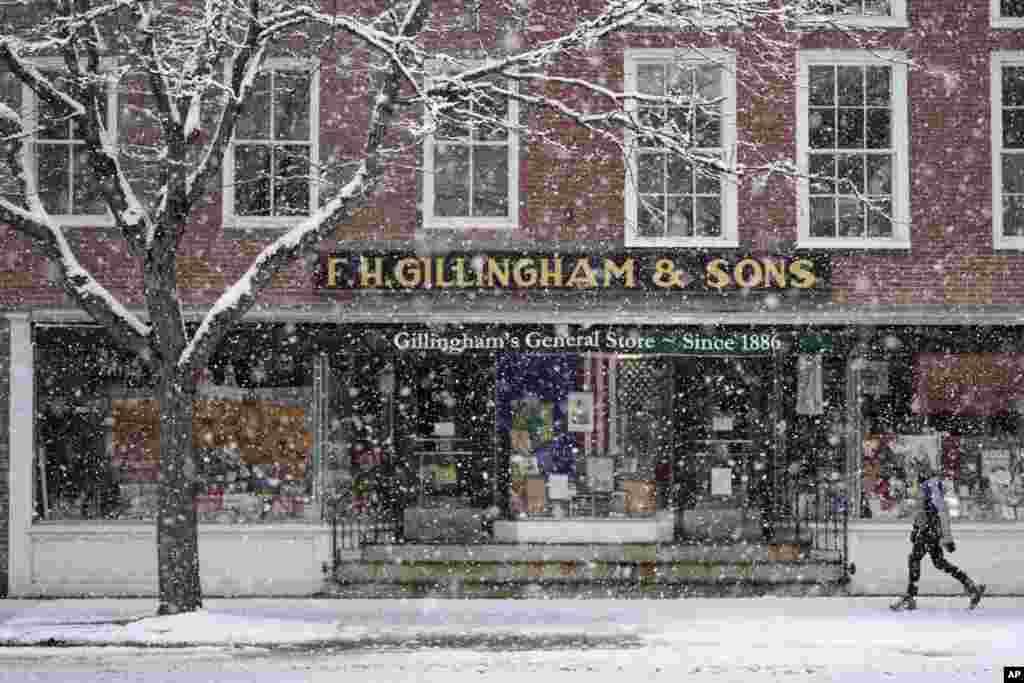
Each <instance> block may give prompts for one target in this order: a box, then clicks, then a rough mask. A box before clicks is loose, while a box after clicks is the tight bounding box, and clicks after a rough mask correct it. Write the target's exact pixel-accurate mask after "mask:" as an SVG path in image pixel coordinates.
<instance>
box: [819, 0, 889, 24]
mask: <svg viewBox="0 0 1024 683" xmlns="http://www.w3.org/2000/svg"><path fill="white" fill-rule="evenodd" d="M807 21H808V22H809V23H810V22H821V21H826V22H829V23H835V24H839V25H842V26H883V27H884V26H891V27H902V26H908V25H909V24H908V22H907V2H906V0H823V1H822V2H821V3H820V5H819V6H818V7H816V14H814V15H813V16H811V17H808V19H807Z"/></svg>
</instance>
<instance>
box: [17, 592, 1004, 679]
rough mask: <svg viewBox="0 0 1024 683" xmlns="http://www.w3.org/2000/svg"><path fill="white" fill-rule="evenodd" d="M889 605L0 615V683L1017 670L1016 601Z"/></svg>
mask: <svg viewBox="0 0 1024 683" xmlns="http://www.w3.org/2000/svg"><path fill="white" fill-rule="evenodd" d="M889 601H890V598H747V599H743V598H736V599H710V598H709V599H686V600H661V601H655V600H650V601H645V600H635V601H611V600H521V601H498V600H226V599H225V600H216V599H215V600H208V601H207V603H206V608H205V609H204V610H203V611H201V612H199V613H196V614H186V615H178V616H169V617H153V616H150V615H151V614H152V613H153V610H154V607H155V604H154V602H153V601H152V600H58V601H19V600H6V601H3V600H0V641H3V642H4V643H5V644H6V645H7V647H3V648H0V681H105V682H110V681H138V680H160V681H180V682H182V683H185V682H187V683H196V682H197V681H257V682H262V681H289V682H290V681H320V680H323V681H327V680H340V678H339V676H341V675H344V674H351V675H356V674H358V676H359V680H361V681H396V682H398V681H402V682H405V681H420V680H422V681H434V680H437V681H444V682H445V683H452V682H458V681H470V680H472V681H480V680H484V681H509V682H511V681H516V683H522V682H523V680H524V677H532V678H533V680H535V681H538V683H539V682H540V681H547V680H580V681H582V680H586V681H605V680H607V681H613V680H614V681H619V682H621V681H622V680H623V678H624V677H625V676H629V677H634V676H643V677H644V678H653V679H655V680H666V681H667V680H674V681H682V680H685V681H751V680H780V679H781V680H794V681H804V680H808V681H811V680H813V681H857V682H862V681H898V682H902V681H928V682H929V683H934V682H935V681H944V680H956V681H960V680H965V681H986V682H988V681H1001V680H1002V668H1003V667H1004V666H1007V665H1022V664H1024V598H989V599H986V600H985V602H983V603H982V607H981V608H979V609H978V610H977V611H974V612H969V611H967V610H966V609H965V604H966V599H965V598H938V597H933V598H929V597H925V598H923V599H921V609H919V610H918V611H917V612H909V613H893V612H891V611H890V610H889V609H888V608H887V604H888V602H889ZM48 641H54V642H56V641H59V642H61V643H63V644H72V645H73V646H72V647H60V648H57V647H43V646H41V645H42V644H43V643H46V642H48Z"/></svg>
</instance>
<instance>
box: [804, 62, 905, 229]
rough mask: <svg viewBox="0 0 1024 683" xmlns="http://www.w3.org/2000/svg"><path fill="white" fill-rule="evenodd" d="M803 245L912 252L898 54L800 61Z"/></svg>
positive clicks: (901, 64)
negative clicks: (898, 249) (909, 248)
mask: <svg viewBox="0 0 1024 683" xmlns="http://www.w3.org/2000/svg"><path fill="white" fill-rule="evenodd" d="M799 59H800V88H799V96H798V109H797V142H798V152H799V168H800V176H801V180H800V183H799V191H798V196H799V202H800V207H799V208H800V211H799V222H800V246H805V247H806V246H810V247H823V248H856V249H863V248H889V249H891V248H906V247H909V246H910V230H909V219H910V196H909V183H908V179H909V170H908V145H907V139H908V134H907V101H906V97H907V95H906V92H907V67H906V63H905V62H904V61H901V60H902V56H901V55H900V54H898V53H892V52H888V53H886V52H880V51H874V50H872V51H863V52H861V51H833V50H810V51H806V52H802V53H801V54H800V58H799Z"/></svg>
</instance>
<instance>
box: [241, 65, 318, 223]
mask: <svg viewBox="0 0 1024 683" xmlns="http://www.w3.org/2000/svg"><path fill="white" fill-rule="evenodd" d="M231 66H232V65H231V64H230V63H228V64H226V65H225V67H224V74H225V79H228V78H230V74H231ZM274 70H281V71H300V70H301V71H308V72H309V75H310V78H309V80H310V86H309V173H310V178H309V213H308V214H306V215H296V216H245V215H238V214H236V213H235V138H234V137H233V138H232V139H231V142H230V143H228V146H227V147H226V148H225V150H224V162H223V166H224V168H223V174H224V191H223V193H222V196H221V213H222V221H223V225H224V227H226V228H244V229H249V228H253V229H261V228H265V229H274V228H289V227H291V226H293V225H295V224H297V223H299V222H301V221H303V220H306V219H307V218H309V217H310V216H312V215H313V214H314V213H315V212H316V210H317V208H318V207H319V206H320V193H319V190H320V183H319V182H318V180H317V178H318V170H319V168H320V62H319V60H317V59H289V58H278V57H274V58H270V59H266V60H265V61H264V62H263V64H262V65H260V71H261V72H263V71H274ZM292 142H294V141H292Z"/></svg>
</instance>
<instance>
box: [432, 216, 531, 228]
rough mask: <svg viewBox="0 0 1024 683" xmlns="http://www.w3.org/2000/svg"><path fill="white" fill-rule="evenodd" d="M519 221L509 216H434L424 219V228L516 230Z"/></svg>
mask: <svg viewBox="0 0 1024 683" xmlns="http://www.w3.org/2000/svg"><path fill="white" fill-rule="evenodd" d="M518 228H519V222H518V221H514V220H511V219H508V218H490V219H488V218H433V219H424V220H423V229H424V230H516V229H518Z"/></svg>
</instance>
